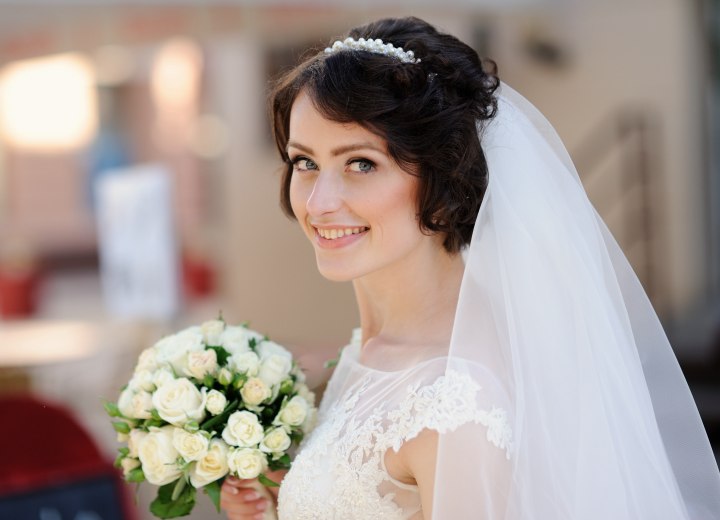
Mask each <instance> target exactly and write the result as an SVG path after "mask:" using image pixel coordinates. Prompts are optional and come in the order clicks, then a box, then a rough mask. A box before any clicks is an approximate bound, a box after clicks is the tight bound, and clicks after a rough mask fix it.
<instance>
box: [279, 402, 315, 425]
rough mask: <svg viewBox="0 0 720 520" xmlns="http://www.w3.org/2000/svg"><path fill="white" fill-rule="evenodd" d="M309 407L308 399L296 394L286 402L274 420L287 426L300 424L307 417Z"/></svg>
mask: <svg viewBox="0 0 720 520" xmlns="http://www.w3.org/2000/svg"><path fill="white" fill-rule="evenodd" d="M308 408H309V406H308V403H307V401H306V400H305V399H303V398H302V397H300V396H299V395H296V396H295V397H293V398H292V399H290V400H289V401H288V402H286V403H285V405H284V406H283V407H282V408H281V409H280V412H279V413H278V414H277V417H276V418H275V421H273V422H274V423H275V424H282V425H285V426H300V425H301V424H302V423H303V422H304V421H305V418H306V417H307V413H308Z"/></svg>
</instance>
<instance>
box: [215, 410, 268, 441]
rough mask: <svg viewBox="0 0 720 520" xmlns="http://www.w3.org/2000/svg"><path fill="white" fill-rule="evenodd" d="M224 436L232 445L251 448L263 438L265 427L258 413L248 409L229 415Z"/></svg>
mask: <svg viewBox="0 0 720 520" xmlns="http://www.w3.org/2000/svg"><path fill="white" fill-rule="evenodd" d="M222 438H223V440H225V442H227V443H228V444H230V445H232V446H241V447H243V448H249V447H252V446H256V445H257V444H258V443H259V442H260V441H261V440H263V427H262V424H260V421H259V420H258V417H257V415H255V414H254V413H252V412H248V411H247V410H242V411H240V412H235V413H233V414H231V415H230V417H228V421H227V425H226V426H225V428H224V429H223V432H222Z"/></svg>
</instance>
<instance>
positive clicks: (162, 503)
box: [150, 477, 195, 518]
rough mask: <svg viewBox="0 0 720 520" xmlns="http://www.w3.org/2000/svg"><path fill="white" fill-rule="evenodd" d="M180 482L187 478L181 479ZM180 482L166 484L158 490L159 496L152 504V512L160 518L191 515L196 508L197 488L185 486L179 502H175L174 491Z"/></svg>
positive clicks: (178, 499) (178, 498)
mask: <svg viewBox="0 0 720 520" xmlns="http://www.w3.org/2000/svg"><path fill="white" fill-rule="evenodd" d="M179 480H180V481H184V480H185V478H184V477H181V478H180V479H179ZM178 485H179V484H178V481H177V480H176V481H174V482H171V483H170V484H165V485H164V486H161V487H160V489H158V495H157V498H156V499H155V500H153V501H152V503H151V504H150V512H151V513H152V514H154V515H155V516H157V517H158V518H177V517H179V516H186V515H189V514H190V512H191V511H192V509H193V507H194V506H195V488H194V487H192V486H185V487H184V489H183V490H182V492H181V493H180V495H179V496H178V497H177V500H173V499H172V496H173V490H174V489H175V487H176V486H178Z"/></svg>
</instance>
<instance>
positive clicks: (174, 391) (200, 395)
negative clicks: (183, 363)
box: [152, 377, 206, 426]
mask: <svg viewBox="0 0 720 520" xmlns="http://www.w3.org/2000/svg"><path fill="white" fill-rule="evenodd" d="M205 399H206V395H205V389H203V392H200V390H198V389H197V388H196V387H195V385H194V384H192V383H191V382H190V380H189V379H186V378H184V377H181V378H179V379H174V380H172V381H170V382H168V383H166V384H164V385H163V386H161V387H160V388H158V389H157V390H156V391H155V393H154V394H153V396H152V404H153V405H154V406H155V409H156V410H157V411H158V414H159V415H160V417H162V418H163V419H164V420H166V421H167V422H169V423H170V424H174V425H175V426H183V425H184V424H185V423H187V422H188V421H191V420H193V421H197V422H200V421H202V420H203V418H204V417H205Z"/></svg>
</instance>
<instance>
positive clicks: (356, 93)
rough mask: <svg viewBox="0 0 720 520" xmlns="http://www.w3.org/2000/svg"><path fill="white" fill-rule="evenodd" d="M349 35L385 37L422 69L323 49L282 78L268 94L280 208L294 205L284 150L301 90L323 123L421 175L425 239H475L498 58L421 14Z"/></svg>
mask: <svg viewBox="0 0 720 520" xmlns="http://www.w3.org/2000/svg"><path fill="white" fill-rule="evenodd" d="M348 35H349V36H351V37H353V38H355V39H359V38H361V37H363V38H366V39H368V38H372V39H376V38H380V39H381V40H383V41H384V42H386V43H392V44H393V45H394V46H395V47H402V48H403V49H404V50H405V51H409V50H412V51H413V52H414V53H415V56H416V57H418V58H420V59H421V62H420V63H402V62H401V61H400V60H398V59H396V58H393V57H389V56H385V55H382V54H375V53H371V52H368V51H364V50H352V51H341V52H337V53H333V54H326V53H325V52H322V51H320V52H317V53H315V54H313V55H311V56H310V57H309V58H306V59H305V60H304V61H303V62H302V63H300V64H299V65H298V66H296V67H295V68H294V69H292V70H290V71H289V72H288V73H286V74H285V75H284V76H282V77H281V78H280V79H279V80H278V81H277V82H276V84H275V86H274V88H273V89H272V91H271V94H270V105H269V108H270V112H271V121H272V129H273V135H274V138H275V143H276V145H277V148H278V151H279V153H280V156H281V157H282V159H283V161H284V162H285V168H284V171H283V177H282V183H281V197H280V200H281V206H282V208H283V210H284V211H285V213H286V214H287V215H288V216H290V217H291V218H294V217H295V215H294V213H293V211H292V208H291V206H290V179H291V177H292V171H293V168H292V164H291V163H290V159H289V157H288V154H287V151H286V148H287V143H288V139H289V135H288V134H289V126H290V112H291V109H292V106H293V103H294V102H295V99H296V98H297V96H298V95H299V94H300V92H301V91H304V92H306V93H307V94H308V95H309V97H310V99H311V100H312V102H313V104H314V105H315V107H316V108H317V110H318V111H319V112H320V113H321V114H323V116H324V117H326V118H327V119H330V120H332V121H336V122H339V123H350V122H352V123H357V124H359V125H361V126H363V127H364V128H367V129H368V130H369V131H371V132H373V133H375V134H376V135H378V136H380V137H382V138H383V139H384V140H385V141H386V142H387V149H388V153H389V155H390V156H391V157H392V158H393V159H394V160H395V161H396V162H397V164H398V165H399V166H400V167H401V168H402V169H403V170H404V171H406V172H408V173H409V174H411V175H416V176H417V177H418V178H419V185H418V200H417V209H418V213H417V215H418V222H419V226H420V229H421V230H422V232H424V233H427V234H431V233H442V234H444V240H443V246H444V248H445V249H446V250H447V251H448V252H450V253H456V252H458V251H459V250H460V249H461V248H462V247H463V246H464V245H466V244H468V243H469V242H470V239H471V238H472V232H473V227H474V225H475V220H476V218H477V214H478V211H479V209H480V204H481V203H482V199H483V196H484V194H485V190H486V188H487V183H488V172H487V163H486V160H485V155H484V154H483V151H482V148H481V145H480V141H479V139H478V131H479V130H482V126H483V125H484V124H485V123H486V122H487V121H489V120H490V119H491V118H492V117H493V116H494V114H495V111H496V110H497V101H496V99H495V96H494V92H495V90H496V89H497V88H498V85H499V83H500V81H499V79H498V77H497V68H496V66H495V63H494V62H493V61H491V60H485V61H482V60H481V59H480V58H479V56H478V54H477V53H476V52H475V51H474V50H473V49H472V48H471V47H469V46H468V45H466V44H465V43H463V42H461V41H460V40H458V39H457V38H456V37H454V36H451V35H449V34H444V33H441V32H439V31H438V30H437V29H435V27H433V26H432V25H430V24H428V23H427V22H425V21H423V20H420V19H418V18H415V17H408V18H397V19H395V18H388V19H383V20H379V21H376V22H372V23H369V24H367V25H363V26H360V27H356V28H354V29H352V30H351V31H350V32H349V34H348Z"/></svg>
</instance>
